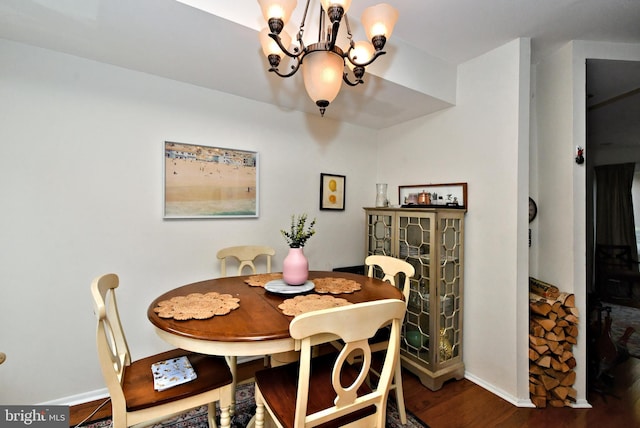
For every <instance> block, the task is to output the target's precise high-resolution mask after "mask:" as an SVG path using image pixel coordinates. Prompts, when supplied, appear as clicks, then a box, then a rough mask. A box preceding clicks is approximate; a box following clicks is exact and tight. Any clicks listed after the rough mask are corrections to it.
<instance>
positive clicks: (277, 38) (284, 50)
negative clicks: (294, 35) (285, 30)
mask: <svg viewBox="0 0 640 428" xmlns="http://www.w3.org/2000/svg"><path fill="white" fill-rule="evenodd" d="M269 37H271V38H272V39H273V40H274V41H275V42H276V43H277V44H278V47H279V48H280V50H281V51H282V53H284V54H285V55H287V56H289V57H291V58H300V56H301V55H302V54H303V53H304V51H305V48H304V45H303V44H302V39H301V38H300V37H298V42H299V43H300V47H297V46H296V47H295V48H294V49H293V53H291V52H289V50H288V49H287V48H286V47H285V46H284V45H283V44H282V39H280V36H279V35H277V34H274V33H269Z"/></svg>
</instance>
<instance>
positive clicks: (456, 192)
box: [398, 183, 469, 210]
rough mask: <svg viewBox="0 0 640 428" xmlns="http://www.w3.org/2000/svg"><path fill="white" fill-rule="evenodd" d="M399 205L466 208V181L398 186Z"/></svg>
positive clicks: (406, 206)
mask: <svg viewBox="0 0 640 428" xmlns="http://www.w3.org/2000/svg"><path fill="white" fill-rule="evenodd" d="M398 198H399V201H400V206H401V207H403V208H410V207H433V208H437V207H446V208H459V209H464V210H467V209H468V205H469V201H468V200H467V183H445V184H415V185H411V186H398Z"/></svg>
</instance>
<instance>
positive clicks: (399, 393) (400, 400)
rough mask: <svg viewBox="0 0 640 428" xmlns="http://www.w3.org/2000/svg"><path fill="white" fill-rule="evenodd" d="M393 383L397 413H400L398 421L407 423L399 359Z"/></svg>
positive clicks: (403, 423)
mask: <svg viewBox="0 0 640 428" xmlns="http://www.w3.org/2000/svg"><path fill="white" fill-rule="evenodd" d="M393 384H394V385H395V390H396V404H397V406H398V415H400V422H401V423H402V425H406V423H407V410H406V409H405V407H404V391H403V390H402V365H401V364H400V361H398V364H397V365H396V372H395V374H394V375H393Z"/></svg>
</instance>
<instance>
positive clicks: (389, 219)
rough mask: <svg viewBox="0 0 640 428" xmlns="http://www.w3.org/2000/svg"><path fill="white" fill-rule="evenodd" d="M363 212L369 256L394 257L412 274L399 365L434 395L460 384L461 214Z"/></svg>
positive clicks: (440, 210) (408, 210)
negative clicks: (451, 382)
mask: <svg viewBox="0 0 640 428" xmlns="http://www.w3.org/2000/svg"><path fill="white" fill-rule="evenodd" d="M365 212H366V229H367V230H366V251H367V255H371V254H383V255H388V256H392V257H397V258H400V259H402V260H406V261H407V262H409V263H411V265H413V267H414V268H415V271H416V273H415V275H414V277H413V278H411V280H410V284H411V293H410V297H409V302H408V306H407V314H406V317H405V321H404V324H403V327H402V341H401V350H400V356H401V360H402V365H403V366H404V367H405V368H406V369H408V370H409V371H411V372H412V373H414V374H416V375H417V376H418V377H419V378H420V381H421V382H422V384H423V385H425V386H426V387H428V388H429V389H431V390H433V391H436V390H438V389H440V388H441V387H442V384H443V383H444V382H445V381H447V380H450V379H457V380H459V379H462V378H463V377H464V363H463V361H462V314H463V267H464V215H465V211H464V209H455V208H365ZM380 274H381V273H380V272H377V275H380ZM398 280H400V281H403V280H404V278H399V279H398Z"/></svg>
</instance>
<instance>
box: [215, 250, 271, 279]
mask: <svg viewBox="0 0 640 428" xmlns="http://www.w3.org/2000/svg"><path fill="white" fill-rule="evenodd" d="M275 254H276V251H275V250H274V249H273V248H271V247H267V246H263V245H241V246H237V247H227V248H223V249H221V250H220V251H218V254H217V255H216V256H217V257H218V259H219V260H220V273H221V274H222V276H227V258H229V257H232V258H234V259H236V260H237V261H238V263H239V265H238V276H240V275H242V270H243V269H244V267H245V266H248V267H249V268H250V269H251V271H252V272H253V274H254V275H255V274H256V273H257V270H256V265H255V264H254V263H253V262H254V261H255V259H256V258H257V257H259V256H266V258H267V271H266V273H271V257H273V256H274V255H275Z"/></svg>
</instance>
